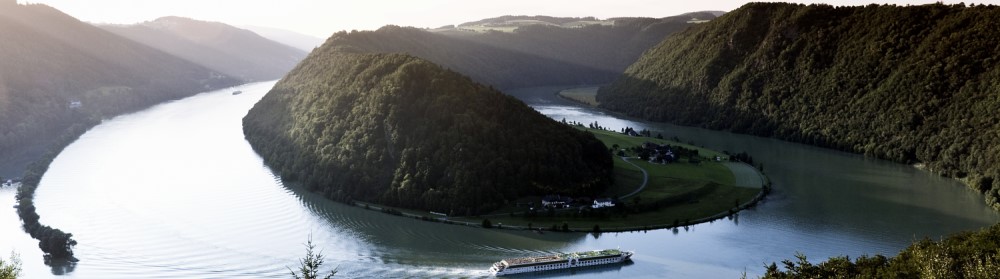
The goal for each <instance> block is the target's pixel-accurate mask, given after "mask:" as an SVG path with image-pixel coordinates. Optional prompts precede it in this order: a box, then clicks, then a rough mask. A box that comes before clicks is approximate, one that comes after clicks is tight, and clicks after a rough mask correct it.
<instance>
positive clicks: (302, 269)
mask: <svg viewBox="0 0 1000 279" xmlns="http://www.w3.org/2000/svg"><path fill="white" fill-rule="evenodd" d="M305 246H306V257H305V258H302V259H299V273H295V271H294V270H292V269H291V268H288V271H289V272H291V273H292V278H295V279H317V278H323V279H330V278H333V276H334V275H337V268H334V269H331V270H330V273H329V274H327V275H326V276H322V275H321V274H323V273H322V272H321V271H320V268H322V267H323V262H324V261H325V259H324V257H323V252H322V251H316V245H315V244H313V242H312V236H309V240H307V241H306V244H305Z"/></svg>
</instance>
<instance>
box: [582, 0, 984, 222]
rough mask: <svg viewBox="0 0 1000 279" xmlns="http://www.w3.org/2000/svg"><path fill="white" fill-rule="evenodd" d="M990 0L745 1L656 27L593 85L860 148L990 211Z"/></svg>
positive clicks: (664, 110)
mask: <svg viewBox="0 0 1000 279" xmlns="http://www.w3.org/2000/svg"><path fill="white" fill-rule="evenodd" d="M995 38H1000V7H996V6H973V7H966V6H964V5H941V4H934V5H924V6H907V7H900V6H880V5H869V6H864V7H833V6H828V5H809V6H806V5H796V4H767V3H752V4H747V5H745V6H743V7H741V8H739V9H737V10H735V11H732V12H730V13H727V14H726V15H724V16H721V17H719V18H717V19H715V20H713V21H711V22H709V23H705V24H702V25H699V26H697V27H694V28H691V29H689V30H687V31H685V32H681V33H678V34H675V35H674V36H671V37H670V38H667V39H666V40H664V41H663V42H662V43H660V44H659V45H658V46H656V47H654V48H653V49H651V50H650V51H648V52H647V53H646V54H645V55H643V57H642V58H640V59H639V60H638V61H637V62H636V63H635V64H633V65H632V66H630V67H629V68H628V70H627V71H626V72H625V74H624V75H622V76H621V77H619V78H618V80H616V81H615V82H614V83H613V84H612V85H610V86H608V87H606V88H603V89H602V90H601V91H600V92H599V93H598V96H597V99H598V101H599V102H600V103H601V106H603V107H605V108H608V109H611V110H615V111H620V112H624V113H626V114H628V115H632V116H636V117H642V118H647V119H652V120H656V121H668V122H674V123H680V124H687V125H697V126H702V127H708V128H712V129H724V130H732V131H735V132H741V133H750V134H755V135H761V136H769V137H776V138H781V139H785V140H791V141H796V142H803V143H808V144H813V145H818V146H824V147H829V148H835V149H840V150H846V151H850V152H856V153H863V154H866V155H870V156H875V157H879V158H885V159H889V160H893V161H897V162H902V163H909V164H917V165H918V166H924V167H926V168H927V169H928V170H930V171H933V172H935V173H939V174H942V175H945V176H949V177H955V178H959V179H962V180H964V181H965V182H966V183H967V184H969V185H970V187H972V188H974V189H976V190H978V191H979V192H982V193H984V194H985V196H986V200H987V202H988V203H989V204H990V205H992V206H993V207H995V208H998V209H1000V203H998V198H1000V194H998V193H997V191H998V190H1000V180H997V179H996V178H997V177H998V176H1000V161H998V158H1000V157H998V156H997V154H1000V115H998V114H997V112H998V111H1000V82H998V81H1000V65H998V63H1000V48H998V45H997V44H996V42H995Z"/></svg>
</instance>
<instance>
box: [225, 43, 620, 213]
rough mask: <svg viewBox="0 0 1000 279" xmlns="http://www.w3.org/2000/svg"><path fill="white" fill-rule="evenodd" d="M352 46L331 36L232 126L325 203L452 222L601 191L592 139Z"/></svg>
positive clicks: (605, 177)
mask: <svg viewBox="0 0 1000 279" xmlns="http://www.w3.org/2000/svg"><path fill="white" fill-rule="evenodd" d="M401 30H402V32H419V31H414V30H405V29H401ZM380 32H386V31H384V30H383V31H380ZM365 34H372V33H370V32H365ZM358 39H359V35H358V33H353V34H347V33H344V32H341V33H338V34H335V35H334V36H333V37H331V38H330V39H329V40H327V42H326V44H324V45H323V46H322V47H320V48H318V49H317V50H315V51H313V52H312V53H311V54H310V55H309V56H308V57H307V58H306V59H305V60H304V61H303V62H302V63H300V64H299V65H298V66H297V67H296V68H295V69H294V70H292V72H290V73H289V74H288V75H287V76H286V77H285V78H283V79H282V80H281V81H280V82H279V83H278V84H276V85H275V86H274V88H273V89H272V90H271V91H270V92H268V94H267V95H266V96H265V97H264V98H263V99H262V100H261V101H260V102H259V103H257V104H256V105H255V106H254V107H253V108H252V109H251V110H250V112H249V113H248V114H247V116H246V117H245V118H244V119H243V127H244V133H245V135H246V137H247V140H248V141H249V142H250V144H251V145H252V146H253V148H254V149H255V150H256V151H257V152H258V153H259V154H261V156H262V157H263V158H264V160H265V162H266V163H267V164H268V165H269V166H270V167H271V168H272V169H274V170H275V171H277V172H278V173H279V174H281V175H282V178H283V179H285V180H287V181H295V182H297V183H301V184H302V185H304V186H305V187H307V188H309V189H311V190H313V191H317V192H322V193H323V194H324V195H325V196H326V197H329V198H331V199H336V200H345V201H346V200H361V201H368V202H376V203H382V204H387V205H393V206H402V207H407V208H415V209H425V210H434V211H438V212H447V213H451V214H457V215H469V214H477V213H481V212H486V211H487V210H491V209H495V208H497V207H499V206H501V205H503V204H504V203H505V202H506V201H512V200H514V199H516V198H517V197H520V196H524V195H528V194H534V195H541V194H549V193H560V194H568V195H593V194H597V193H600V192H601V191H603V190H604V189H605V188H606V187H607V185H609V184H610V182H611V181H610V180H611V168H612V161H611V157H610V153H609V151H608V150H607V149H606V148H605V147H604V145H603V144H602V143H601V142H600V141H598V140H597V139H596V138H594V136H593V135H591V134H589V133H585V132H581V131H577V130H575V129H573V128H571V127H568V126H566V125H562V124H559V123H556V122H555V121H553V120H551V119H549V118H547V117H545V116H543V115H541V114H540V113H538V112H536V111H535V110H533V109H531V108H530V107H528V106H527V105H525V104H524V103H522V102H521V101H518V100H516V99H514V98H512V97H509V96H506V95H504V94H502V93H500V92H499V91H497V90H495V89H493V88H492V87H487V86H484V85H480V84H477V83H475V82H473V81H472V80H471V79H469V78H468V77H465V76H462V75H460V74H458V73H456V72H453V71H450V70H446V69H444V68H442V67H440V66H437V65H435V64H433V63H431V62H428V61H426V60H423V59H420V58H416V57H413V56H409V55H405V54H384V53H379V52H378V51H380V50H378V49H376V50H369V49H366V48H365V47H364V45H361V46H359V45H354V44H353V43H354V42H356V40H358Z"/></svg>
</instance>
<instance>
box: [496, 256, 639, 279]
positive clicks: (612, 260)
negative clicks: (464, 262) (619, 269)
mask: <svg viewBox="0 0 1000 279" xmlns="http://www.w3.org/2000/svg"><path fill="white" fill-rule="evenodd" d="M631 257H632V253H623V254H621V255H620V256H616V257H604V258H597V259H574V260H564V261H558V262H549V263H541V264H532V265H524V266H507V267H505V268H503V269H499V270H498V269H497V267H493V268H490V273H491V274H493V275H494V276H504V275H513V274H522V273H531V272H542V271H550V270H562V269H572V268H578V267H587V266H599V265H609V264H620V263H623V262H625V261H628V260H629V259H630V258H631Z"/></svg>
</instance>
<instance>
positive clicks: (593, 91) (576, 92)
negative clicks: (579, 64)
mask: <svg viewBox="0 0 1000 279" xmlns="http://www.w3.org/2000/svg"><path fill="white" fill-rule="evenodd" d="M599 89H601V87H600V86H591V87H577V88H569V89H565V90H560V91H559V92H556V96H559V97H560V98H563V99H566V100H569V101H573V102H575V103H578V104H581V105H585V106H590V107H597V106H598V105H600V104H601V103H598V102H597V90H599Z"/></svg>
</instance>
